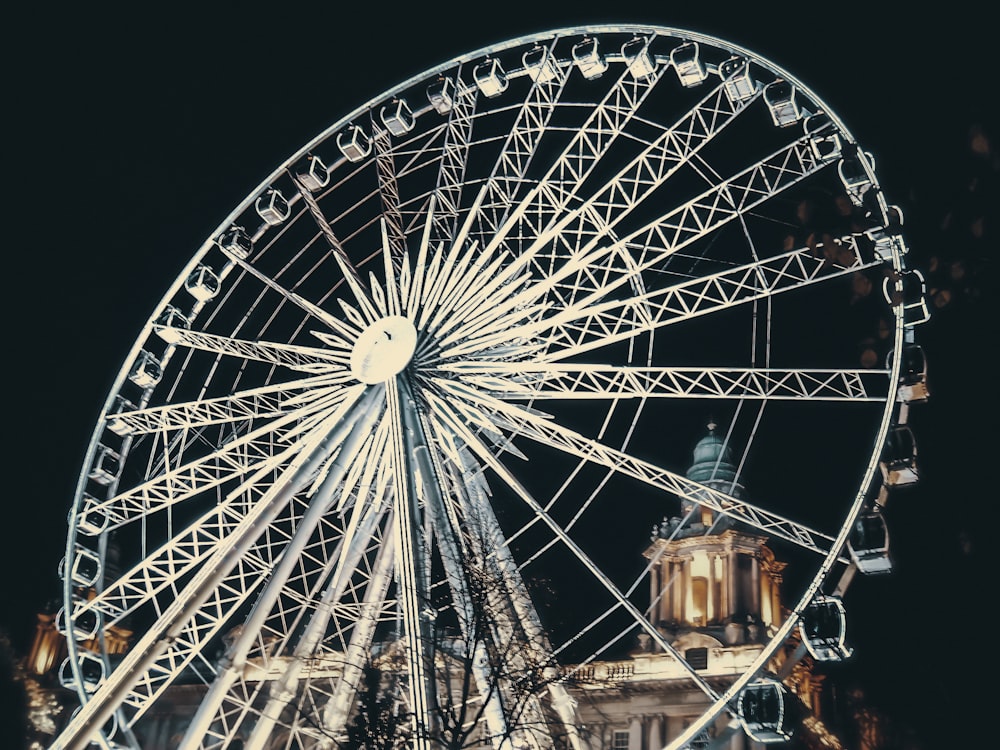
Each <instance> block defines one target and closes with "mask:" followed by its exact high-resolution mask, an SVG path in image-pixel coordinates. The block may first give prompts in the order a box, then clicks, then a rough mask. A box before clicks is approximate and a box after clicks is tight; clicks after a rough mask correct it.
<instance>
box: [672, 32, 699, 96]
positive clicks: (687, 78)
mask: <svg viewBox="0 0 1000 750" xmlns="http://www.w3.org/2000/svg"><path fill="white" fill-rule="evenodd" d="M670 64H671V65H673V67H674V72H675V73H677V79H678V80H679V81H680V82H681V85H682V86H684V87H687V88H690V87H691V86H697V85H698V84H699V83H701V82H702V81H704V80H705V79H706V78H707V77H708V69H707V68H706V67H705V63H704V61H703V60H702V59H701V54H700V52H699V49H698V43H697V42H685V43H684V44H682V45H680V46H679V47H675V48H674V49H673V51H671V53H670Z"/></svg>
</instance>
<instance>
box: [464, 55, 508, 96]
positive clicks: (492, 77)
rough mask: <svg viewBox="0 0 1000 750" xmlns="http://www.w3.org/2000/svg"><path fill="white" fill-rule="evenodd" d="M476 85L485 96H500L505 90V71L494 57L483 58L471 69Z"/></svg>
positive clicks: (506, 83)
mask: <svg viewBox="0 0 1000 750" xmlns="http://www.w3.org/2000/svg"><path fill="white" fill-rule="evenodd" d="M472 77H473V79H474V80H475V81H476V86H477V87H479V90H480V91H481V92H483V94H484V95H485V96H487V97H490V98H493V97H495V96H500V94H502V93H503V92H504V91H506V90H507V86H508V81H507V73H506V72H505V71H504V69H503V66H501V65H500V61H499V60H497V59H496V58H495V57H490V58H487V59H485V60H483V61H482V62H481V63H479V65H477V66H476V67H475V68H473V70H472Z"/></svg>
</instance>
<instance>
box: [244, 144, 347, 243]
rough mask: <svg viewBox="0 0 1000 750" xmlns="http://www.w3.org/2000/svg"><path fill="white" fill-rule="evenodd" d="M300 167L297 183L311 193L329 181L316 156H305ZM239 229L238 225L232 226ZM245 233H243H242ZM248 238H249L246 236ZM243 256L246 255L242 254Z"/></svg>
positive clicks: (324, 166)
mask: <svg viewBox="0 0 1000 750" xmlns="http://www.w3.org/2000/svg"><path fill="white" fill-rule="evenodd" d="M302 167H303V168H302V169H300V170H299V172H298V173H297V174H296V175H295V176H296V178H297V179H298V181H299V183H301V184H302V186H303V187H304V188H305V189H306V190H308V191H309V192H311V193H315V192H316V191H317V190H322V189H323V188H325V187H326V186H327V185H328V184H329V183H330V172H329V170H328V169H327V166H326V164H324V163H323V160H322V159H320V158H319V157H318V156H315V155H312V154H310V155H309V156H307V157H306V161H305V164H303V165H302ZM234 228H235V229H239V227H234ZM244 234H245V233H244ZM247 239H248V240H249V238H247ZM244 244H245V246H246V253H247V255H249V254H250V250H251V249H252V245H251V244H249V243H244ZM243 257H244V258H246V257H247V256H246V255H244V256H243Z"/></svg>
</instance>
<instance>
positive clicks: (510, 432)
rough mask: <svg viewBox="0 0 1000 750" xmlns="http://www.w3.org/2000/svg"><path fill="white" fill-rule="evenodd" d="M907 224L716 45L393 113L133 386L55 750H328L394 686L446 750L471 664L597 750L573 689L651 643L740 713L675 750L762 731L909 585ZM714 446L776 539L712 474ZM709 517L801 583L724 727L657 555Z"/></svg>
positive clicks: (481, 687) (339, 131)
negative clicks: (885, 584) (810, 673)
mask: <svg viewBox="0 0 1000 750" xmlns="http://www.w3.org/2000/svg"><path fill="white" fill-rule="evenodd" d="M827 199H829V201H830V204H829V205H830V206H832V207H833V208H832V209H831V210H830V211H829V212H828V213H827V214H826V215H825V217H826V218H825V219H824V221H825V223H823V222H821V221H819V220H814V218H815V217H813V216H803V214H802V212H803V211H806V212H808V211H825V210H826V208H825V207H824V206H825V205H826V204H823V206H821V205H820V204H821V202H822V201H825V200H827ZM837 199H839V200H840V203H839V204H838V203H837ZM797 212H798V213H797ZM901 224H902V215H901V213H900V211H899V210H898V209H897V208H895V207H893V206H891V205H890V204H889V203H888V202H887V201H886V199H885V197H884V196H883V193H882V191H881V189H880V187H879V184H878V181H877V178H876V176H875V171H874V160H873V158H872V156H871V154H869V153H866V152H865V151H864V150H863V149H862V148H861V147H860V146H859V145H858V144H857V143H856V142H855V140H854V138H853V137H852V136H851V134H850V133H849V132H848V130H847V129H846V127H845V126H844V124H843V123H842V122H841V121H840V120H839V119H838V118H837V117H836V116H835V115H834V113H832V112H831V111H830V110H829V108H828V107H827V106H826V105H825V104H824V103H823V102H822V101H821V100H820V99H819V98H818V97H817V96H816V95H815V94H814V93H812V92H811V91H810V90H809V89H808V88H807V87H806V86H805V85H804V84H803V83H801V82H800V81H798V80H797V79H796V78H795V77H793V76H792V75H790V74H789V73H787V72H786V71H784V70H782V69H780V68H779V67H777V66H775V65H774V64H772V63H770V62H768V61H767V60H764V59H762V58H760V57H759V56H757V55H755V54H753V53H752V52H750V51H748V50H746V49H743V48H740V47H738V46H735V45H732V44H729V43H726V42H724V41H721V40H719V39H715V38H711V37H707V36H704V35H700V34H696V33H691V32H687V31H681V30H677V29H669V28H659V27H648V26H642V27H638V26H600V27H586V28H569V29H563V30H558V31H554V32H548V33H543V34H537V35H533V36H527V37H521V38H518V39H514V40H511V41H509V42H506V43H503V44H498V45H494V46H492V47H489V48H487V49H482V50H478V51H475V52H472V53H470V54H467V55H463V56H461V57H458V58H455V59H453V60H451V61H449V62H447V63H444V64H442V65H440V66H438V67H436V68H433V69H431V70H429V71H427V72H425V73H422V74H420V75H417V76H414V77H412V78H410V79H409V80H407V81H405V82H404V83H402V84H400V85H398V86H396V87H395V88H393V89H392V90H390V91H388V92H386V93H385V94H382V95H380V96H377V97H375V98H373V99H372V100H371V101H369V102H368V103H366V104H365V105H363V106H361V107H359V108H358V109H356V110H355V111H353V112H351V113H350V114H349V115H347V116H345V117H343V118H342V119H340V120H338V121H337V122H336V123H334V124H333V125H331V126H330V127H329V128H328V129H326V130H325V131H324V132H323V133H321V134H320V135H318V136H317V137H316V138H314V139H313V140H312V141H310V142H309V143H307V144H306V145H305V146H304V147H303V148H302V149H300V150H299V151H298V152H297V153H295V154H294V155H293V156H291V157H290V158H289V159H287V160H286V161H285V162H284V163H283V164H281V165H280V166H279V167H278V168H277V169H276V170H274V172H272V173H271V174H270V175H269V176H268V177H267V178H266V179H265V180H264V181H263V182H261V184H260V185H259V186H258V187H257V188H256V189H254V190H253V191H252V192H251V193H250V194H249V195H248V196H247V197H246V199H245V200H244V201H243V202H242V203H241V204H240V205H239V206H237V207H236V208H235V209H234V210H233V211H232V212H231V213H230V214H229V215H228V216H227V217H226V218H225V219H224V220H223V221H222V222H221V223H220V225H219V227H218V229H217V230H216V231H215V232H214V233H213V234H212V236H211V237H209V238H208V239H207V240H206V241H205V243H204V244H203V245H202V247H201V248H200V249H199V250H198V251H197V252H196V253H195V254H194V256H193V257H192V258H191V260H190V262H189V263H188V264H187V266H186V267H185V268H184V269H183V270H182V271H181V273H180V274H179V275H178V277H177V279H176V280H175V281H174V282H173V283H172V284H171V286H170V287H169V289H168V290H167V292H166V294H165V295H164V297H163V299H162V300H161V301H160V302H159V304H157V305H156V306H155V308H154V309H153V311H152V314H151V315H150V317H149V319H148V320H147V321H146V323H145V325H143V327H142V329H141V331H140V332H139V334H138V337H137V338H136V340H135V343H134V345H133V347H132V349H131V351H130V352H129V353H128V356H127V357H126V360H125V363H124V365H123V366H122V368H121V370H120V372H119V374H118V376H117V378H116V379H115V381H114V385H113V387H112V389H111V392H110V394H109V396H108V399H107V401H106V403H105V406H104V409H103V413H102V417H101V419H100V420H99V422H98V424H97V426H96V428H95V430H94V433H93V438H92V441H91V444H90V448H89V451H88V453H87V457H86V461H85V464H84V466H83V470H82V473H81V477H80V480H79V484H78V489H77V495H76V498H75V501H74V504H73V507H72V510H71V512H70V515H69V534H68V541H67V548H66V558H65V559H64V561H63V567H62V571H63V578H64V581H65V587H64V607H63V610H62V611H61V613H60V618H59V620H60V627H61V628H62V630H63V632H65V633H66V634H67V636H68V637H67V640H68V643H69V657H68V658H67V660H66V663H65V664H64V665H63V669H62V677H63V680H64V683H65V684H66V685H67V686H73V687H74V688H75V689H76V690H77V692H78V694H79V696H80V700H81V707H80V709H79V711H78V712H77V713H76V714H75V715H74V717H73V718H72V720H71V721H70V723H69V725H68V727H67V728H66V729H65V730H64V732H63V733H62V734H61V735H60V736H59V737H58V738H57V739H56V742H55V745H54V746H53V747H58V748H81V747H86V746H88V744H91V743H93V744H96V745H97V746H103V747H119V746H120V747H130V746H135V747H137V746H139V743H138V740H137V739H136V727H137V726H139V725H140V723H141V720H142V718H143V716H144V715H146V714H147V713H148V712H149V711H150V710H151V709H152V708H154V707H155V706H156V704H157V702H158V701H160V700H164V699H165V698H164V696H167V695H169V693H170V690H171V689H173V688H175V687H176V686H177V685H179V684H182V683H183V684H185V685H191V684H194V685H198V686H199V691H200V692H198V695H199V696H200V698H199V701H200V702H199V706H198V708H197V711H196V712H195V714H194V716H193V719H192V721H191V722H190V725H189V728H188V730H187V733H186V735H185V737H184V739H183V742H182V744H181V746H182V747H185V748H188V747H206V748H208V747H213V748H214V747H236V746H239V747H242V748H250V747H253V748H271V747H333V746H334V739H335V738H338V737H342V736H343V733H344V732H345V731H346V727H347V725H348V723H349V721H350V720H351V710H352V707H353V706H355V705H356V704H357V702H358V700H359V690H361V687H360V685H361V682H362V675H363V672H364V670H365V668H366V666H367V665H368V664H369V663H370V662H371V660H372V659H375V658H381V659H395V660H396V662H395V663H397V664H398V665H399V672H400V674H402V675H403V678H402V679H401V681H400V685H399V696H400V698H399V700H400V703H401V705H402V706H404V708H405V714H406V716H407V719H406V727H405V728H406V730H407V732H408V736H409V737H410V741H411V742H412V744H413V746H414V747H430V746H432V745H431V744H429V743H430V742H431V740H430V739H429V732H430V726H431V725H432V724H433V723H434V718H433V713H434V711H435V709H436V707H437V706H438V704H439V703H440V695H439V691H440V690H441V687H440V676H439V675H438V674H436V670H437V668H438V667H437V663H438V660H439V658H440V657H441V655H442V654H444V655H445V656H448V655H449V654H452V653H454V652H455V651H456V650H462V649H464V650H465V651H466V652H467V654H468V655H469V656H470V657H471V658H470V659H469V660H468V663H469V664H470V667H469V669H470V672H471V674H470V675H469V680H470V684H471V685H472V686H473V691H474V692H476V694H478V695H479V696H480V700H479V706H480V707H479V709H478V711H479V713H478V714H477V716H478V719H479V723H480V724H481V725H482V729H481V731H482V732H483V735H482V736H484V737H492V738H494V739H495V744H496V745H497V746H510V747H513V746H528V747H548V746H551V745H552V742H553V738H554V737H557V736H558V737H559V738H561V741H565V742H567V743H568V744H569V745H571V746H572V747H575V748H582V747H585V746H586V745H585V743H586V738H584V737H582V736H581V731H580V729H579V723H580V722H579V720H578V718H577V716H576V713H575V712H576V708H575V707H574V700H573V699H572V696H571V695H570V690H571V682H570V681H568V680H566V679H562V676H563V675H565V674H567V673H569V672H572V670H573V668H574V666H577V667H578V666H579V665H584V664H587V663H591V662H594V661H595V660H599V659H602V658H609V657H610V656H611V655H614V654H617V653H621V651H622V650H623V649H627V648H628V647H630V646H631V644H632V642H633V641H634V639H635V637H636V634H637V633H643V634H645V636H648V638H649V639H651V641H652V642H653V643H654V644H656V646H657V647H658V648H659V649H661V650H662V651H663V652H665V653H670V654H673V656H674V657H675V658H676V660H677V664H678V666H679V668H680V669H681V670H682V673H683V675H684V676H685V677H686V678H687V679H689V680H690V681H691V682H692V683H693V684H695V685H697V686H698V687H699V688H700V689H701V690H702V691H703V692H704V694H705V699H706V709H705V712H704V714H703V715H702V717H701V719H700V720H699V721H698V722H696V723H695V724H693V725H691V726H689V727H688V728H687V729H686V730H685V732H684V734H683V735H682V736H681V737H678V738H676V739H674V740H673V741H672V744H671V745H670V746H671V747H683V746H685V745H686V743H688V742H690V741H692V740H693V739H694V738H695V737H696V736H697V735H698V734H699V733H700V732H702V731H703V730H704V728H705V727H706V726H708V725H709V723H711V722H712V721H714V720H715V719H716V718H717V717H719V716H720V715H722V714H724V713H726V712H729V713H730V714H732V715H733V716H737V717H739V718H743V719H746V713H747V711H748V709H747V708H745V707H744V708H743V709H742V712H743V713H742V715H741V714H740V711H741V706H743V705H744V703H745V701H746V698H747V696H748V695H749V694H748V693H747V688H748V686H752V685H755V684H759V680H760V678H761V676H762V675H763V674H764V672H765V671H766V668H767V665H768V663H769V660H770V659H771V658H772V657H773V655H774V654H775V653H776V652H777V650H778V649H779V648H781V647H782V646H783V645H784V644H785V643H786V642H787V641H788V639H789V637H790V635H792V634H793V629H794V628H795V627H796V625H797V624H799V621H800V619H801V618H802V616H803V614H804V613H806V612H807V611H808V610H809V608H810V607H811V606H813V605H814V603H815V602H817V601H820V602H826V603H829V602H833V603H834V604H836V606H837V608H836V609H835V610H834V609H830V610H829V611H830V612H832V613H833V615H839V614H842V612H843V610H842V608H841V607H840V605H839V600H838V599H837V598H836V596H837V594H838V593H842V589H843V586H844V584H843V581H844V580H845V578H844V576H845V571H851V572H853V571H854V570H861V571H862V572H879V571H882V570H885V569H888V568H889V567H891V562H890V559H889V556H888V553H887V550H886V548H885V531H884V526H882V525H881V519H880V514H879V508H880V506H881V504H884V502H885V499H886V495H887V492H888V491H889V490H891V488H892V487H893V486H894V485H898V484H905V483H908V482H910V481H915V478H916V477H915V465H914V462H913V456H914V454H915V448H914V447H913V445H912V440H911V439H910V438H912V436H911V435H910V434H909V432H908V429H907V427H906V418H907V407H908V403H909V402H911V401H916V400H920V399H921V398H922V397H924V396H925V395H926V393H925V391H924V390H922V388H923V385H922V383H923V381H922V359H921V357H920V351H919V347H917V346H916V345H915V343H914V338H913V329H914V326H915V325H917V324H919V323H920V322H922V321H923V320H924V319H926V307H925V306H924V303H923V297H922V288H921V283H922V279H921V278H920V277H919V274H918V273H917V272H915V271H911V270H908V269H907V268H906V263H905V255H906V250H907V248H906V245H905V242H904V240H903V238H902V236H901V234H900V225H901ZM868 330H871V331H877V332H878V334H877V336H876V337H875V339H876V341H877V343H878V346H880V347H881V351H879V352H878V354H879V359H878V361H877V362H876V363H872V362H866V363H864V365H862V363H861V361H860V360H859V354H860V352H861V349H863V347H862V348H861V349H859V341H860V340H861V339H863V338H864V336H865V331H868ZM709 415H712V416H713V418H714V419H716V420H717V421H718V422H719V423H720V424H724V425H725V430H724V431H725V440H726V442H727V445H729V446H730V447H731V449H732V450H733V451H735V454H736V464H737V469H738V476H739V479H738V481H739V482H740V483H742V484H745V485H746V486H747V487H749V488H751V490H752V498H751V499H748V498H746V497H743V496H740V495H739V493H736V492H734V491H733V490H729V491H726V490H725V489H720V488H719V486H718V484H717V483H716V484H713V483H703V482H699V481H695V480H693V479H690V478H688V477H687V476H685V474H684V473H683V468H682V467H683V465H684V459H685V456H686V455H687V454H688V452H689V450H690V445H691V443H692V436H693V435H694V432H693V431H694V430H695V429H697V427H698V426H700V425H702V424H704V421H705V420H706V419H707V417H708V416H709ZM887 488H888V489H887ZM681 501H685V502H687V503H688V504H695V505H697V506H698V507H702V508H707V509H709V510H711V511H712V512H713V513H714V514H716V515H717V516H724V517H726V518H728V519H730V520H731V521H732V522H734V523H739V524H742V525H744V526H745V527H746V528H749V529H753V530H756V531H757V532H759V533H761V534H763V535H766V536H767V537H768V538H769V540H770V542H769V543H770V545H771V546H772V547H773V548H774V549H775V551H776V554H779V555H781V556H783V557H784V558H785V559H794V561H795V566H796V570H798V571H804V573H803V574H802V575H801V580H799V581H798V582H795V583H794V584H793V590H792V591H791V592H789V593H790V594H791V597H790V598H788V599H787V601H788V602H789V605H788V608H789V610H790V614H789V616H788V617H786V618H785V619H784V620H783V621H782V622H781V623H780V624H778V625H776V626H775V627H773V628H771V629H770V630H769V631H768V632H767V633H766V637H765V638H764V639H763V641H762V646H761V648H760V649H759V650H758V653H757V655H756V658H755V659H754V661H753V663H752V664H747V665H746V666H745V668H744V669H742V670H741V671H740V673H739V674H736V675H733V676H732V679H731V680H730V682H729V684H728V685H727V686H726V687H724V688H720V687H719V686H718V684H717V683H710V682H709V681H708V680H706V679H705V678H704V677H703V675H702V674H701V673H700V672H699V671H698V670H697V669H695V668H694V667H692V666H691V665H689V664H688V663H687V661H685V659H684V657H683V655H682V654H679V653H677V652H676V651H675V650H674V648H673V647H672V645H671V643H670V640H669V638H668V637H667V636H666V635H665V634H664V633H663V631H662V629H659V628H657V627H656V624H655V623H654V622H653V621H652V619H651V618H650V617H649V615H648V613H647V612H646V611H645V610H644V608H645V605H644V603H643V602H642V601H641V599H640V597H639V596H638V595H637V589H639V588H640V583H641V581H642V579H643V576H644V575H645V574H646V572H647V571H646V570H645V569H643V567H642V565H641V564H640V565H639V567H638V569H636V567H635V566H634V565H631V558H630V555H631V556H632V557H635V558H636V559H639V557H640V556H639V555H638V554H637V553H636V554H633V553H632V552H630V550H633V551H635V550H638V547H637V545H641V543H642V540H643V532H644V531H645V530H646V529H648V528H649V524H650V523H652V522H656V521H657V520H658V519H659V518H660V517H663V516H665V515H669V514H671V513H674V512H675V508H676V507H677V506H678V504H679V502H681ZM706 533H708V532H707V531H706ZM625 558H629V560H628V561H627V562H624V563H623V559H625ZM640 562H641V561H640ZM542 581H544V583H545V586H544V587H543V586H541V585H540V582H542ZM838 581H839V582H840V583H838ZM835 587H837V588H838V590H835ZM640 593H641V592H640ZM816 621H817V620H816V619H815V617H814V618H813V620H811V622H816ZM116 627H117V628H119V629H124V630H128V631H131V632H132V633H134V636H133V638H134V642H133V643H132V645H131V646H130V648H128V649H127V650H124V651H122V652H121V653H119V651H120V649H118V647H117V646H116V644H115V641H114V636H113V634H114V632H115V631H114V629H115V628H116ZM498 662H502V664H499V663H498ZM526 675H530V676H532V677H533V678H537V679H536V680H535V681H534V682H532V683H531V688H532V689H531V690H528V691H526V692H525V694H524V697H523V698H521V699H519V698H518V695H519V693H518V691H519V690H521V689H522V687H523V685H524V684H525V683H526V682H530V680H528V678H527V677H525V676H526ZM515 705H516V706H517V709H516V710H514V709H513V708H512V706H515ZM529 723H530V726H528V725H529ZM504 743H507V744H504Z"/></svg>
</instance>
